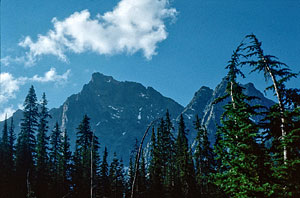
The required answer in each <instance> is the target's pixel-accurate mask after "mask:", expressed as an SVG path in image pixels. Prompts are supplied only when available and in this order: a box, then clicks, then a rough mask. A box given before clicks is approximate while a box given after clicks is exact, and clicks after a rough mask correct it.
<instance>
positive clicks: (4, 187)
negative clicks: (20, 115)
mask: <svg viewBox="0 0 300 198" xmlns="http://www.w3.org/2000/svg"><path fill="white" fill-rule="evenodd" d="M0 140H1V141H0V175H1V177H0V197H9V195H10V193H11V189H10V186H9V182H10V177H11V176H12V171H11V168H12V167H10V166H9V165H10V160H11V157H12V156H10V152H9V151H10V147H9V136H8V126H7V117H5V120H4V125H3V130H2V138H1V139H0Z"/></svg>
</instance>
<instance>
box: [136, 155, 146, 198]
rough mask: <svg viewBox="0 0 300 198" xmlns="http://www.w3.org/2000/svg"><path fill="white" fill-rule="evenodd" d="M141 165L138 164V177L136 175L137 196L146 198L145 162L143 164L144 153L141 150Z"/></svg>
mask: <svg viewBox="0 0 300 198" xmlns="http://www.w3.org/2000/svg"><path fill="white" fill-rule="evenodd" d="M141 158H142V159H141V163H140V167H139V175H138V177H139V178H138V185H137V186H138V190H137V191H138V196H137V197H140V198H146V197H147V194H148V191H147V185H148V182H147V172H146V162H145V156H144V152H143V150H142V153H141Z"/></svg>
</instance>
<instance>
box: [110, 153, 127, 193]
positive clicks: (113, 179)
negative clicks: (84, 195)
mask: <svg viewBox="0 0 300 198" xmlns="http://www.w3.org/2000/svg"><path fill="white" fill-rule="evenodd" d="M123 168H124V167H123V163H122V160H121V161H120V162H119V160H118V158H117V154H116V153H114V158H113V161H112V162H111V164H110V167H109V179H110V189H111V191H110V196H109V197H112V198H121V197H123V195H124V173H123Z"/></svg>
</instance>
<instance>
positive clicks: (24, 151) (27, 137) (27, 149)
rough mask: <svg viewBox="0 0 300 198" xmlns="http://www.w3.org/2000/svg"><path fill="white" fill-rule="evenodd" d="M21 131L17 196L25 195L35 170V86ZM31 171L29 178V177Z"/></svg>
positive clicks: (17, 161) (27, 103)
mask: <svg viewBox="0 0 300 198" xmlns="http://www.w3.org/2000/svg"><path fill="white" fill-rule="evenodd" d="M23 106H24V110H23V119H22V121H21V132H20V133H19V135H18V140H17V145H16V174H17V175H16V177H17V178H16V182H17V186H18V191H17V196H16V197H25V196H26V194H27V192H28V189H27V185H26V183H27V180H28V181H29V182H31V181H32V177H33V171H34V157H35V148H36V140H35V133H36V131H37V127H38V106H37V97H36V94H35V90H34V87H33V86H31V87H30V89H29V92H28V95H27V96H26V98H25V101H24V105H23ZM27 173H29V174H28V175H29V178H27Z"/></svg>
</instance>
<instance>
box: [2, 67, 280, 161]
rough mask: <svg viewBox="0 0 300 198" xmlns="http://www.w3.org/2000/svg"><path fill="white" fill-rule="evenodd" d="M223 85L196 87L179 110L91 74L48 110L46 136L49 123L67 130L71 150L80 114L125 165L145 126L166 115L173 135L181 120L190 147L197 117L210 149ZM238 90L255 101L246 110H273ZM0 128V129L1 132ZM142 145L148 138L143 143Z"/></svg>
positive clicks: (134, 87) (250, 88)
mask: <svg viewBox="0 0 300 198" xmlns="http://www.w3.org/2000/svg"><path fill="white" fill-rule="evenodd" d="M226 84H227V82H226V80H225V79H223V80H222V82H221V83H220V84H219V85H218V86H217V87H216V88H215V90H212V89H210V88H208V87H205V86H203V87H201V88H200V89H199V90H198V91H197V92H196V93H195V95H194V97H193V98H192V100H191V102H190V103H189V104H188V105H187V106H186V107H185V108H184V107H182V106H181V105H180V104H178V103H177V102H175V101H174V100H172V99H170V98H167V97H164V96H163V95H161V94H160V93H159V92H157V91H156V90H155V89H153V88H152V87H147V88H146V87H144V86H143V85H142V84H140V83H135V82H127V81H125V82H120V81H117V80H115V79H113V78H112V77H111V76H105V75H103V74H100V73H94V74H93V75H92V79H91V80H90V82H89V83H88V84H86V85H84V86H83V88H82V90H81V91H80V92H79V93H77V94H74V95H72V96H70V97H69V98H67V100H66V101H65V102H64V103H63V104H62V105H61V106H60V107H59V108H54V109H51V110H50V115H51V116H52V119H50V120H49V129H50V130H52V129H53V127H54V125H55V122H58V123H59V125H61V127H62V129H63V130H64V129H66V130H67V132H68V135H69V137H70V140H71V147H72V149H74V145H75V140H76V132H77V130H76V128H77V127H78V125H79V123H80V122H81V120H82V118H83V116H84V114H87V115H88V116H89V117H90V118H91V120H90V123H91V128H92V129H93V130H94V132H95V134H96V135H97V136H98V137H99V141H100V144H101V148H102V149H104V147H105V146H107V148H108V151H109V156H110V157H112V153H113V152H117V154H118V156H121V157H122V158H123V159H124V162H125V163H127V161H128V159H129V155H130V152H131V150H132V148H133V144H134V143H135V139H136V138H137V139H138V140H140V139H141V137H142V136H143V134H144V131H145V129H146V127H147V125H148V124H149V123H150V122H151V121H152V120H154V119H156V118H160V117H162V116H164V115H165V113H166V110H167V109H168V110H169V112H170V114H171V118H177V119H173V120H172V121H173V122H174V126H175V133H176V127H177V123H176V122H177V121H178V117H179V115H180V114H183V116H184V119H185V123H186V126H187V129H189V130H190V131H189V132H188V134H189V139H190V141H191V143H192V141H193V140H194V138H195V137H196V135H197V134H196V132H195V131H194V126H193V122H194V121H195V116H196V115H197V114H198V116H199V117H200V118H202V124H203V125H205V126H206V127H207V129H208V132H209V139H210V141H211V142H212V143H213V142H214V138H215V132H216V126H217V125H220V117H221V115H222V114H223V112H224V110H223V106H224V105H225V104H226V103H227V102H228V101H229V99H228V100H225V101H223V102H221V103H218V104H213V101H214V100H215V99H216V98H218V97H220V96H223V95H224V94H225V88H226ZM243 86H244V88H245V89H244V92H245V94H247V95H251V96H257V97H259V98H261V100H254V101H252V105H255V104H261V105H264V106H267V107H269V106H271V105H273V104H274V103H273V101H271V100H269V99H267V98H265V97H264V96H263V94H262V93H261V92H259V91H258V90H257V89H255V87H254V85H253V84H252V83H249V84H246V85H243ZM22 116H23V113H22V111H21V110H18V111H17V112H15V113H14V115H13V118H14V122H15V131H16V133H19V131H20V122H21V119H22ZM254 119H256V120H258V119H259V118H254ZM9 123H10V122H9ZM2 126H3V123H0V127H1V128H2ZM49 133H50V132H49ZM148 140H149V137H148V139H147V140H146V142H147V141H148Z"/></svg>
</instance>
